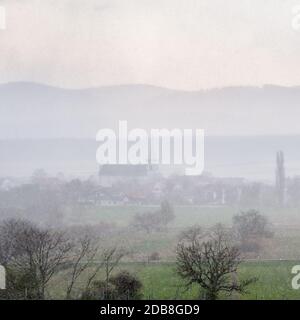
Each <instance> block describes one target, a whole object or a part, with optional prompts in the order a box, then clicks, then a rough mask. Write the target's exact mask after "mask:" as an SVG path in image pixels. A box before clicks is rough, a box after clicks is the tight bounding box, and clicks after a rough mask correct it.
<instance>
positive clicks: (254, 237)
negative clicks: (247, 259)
mask: <svg viewBox="0 0 300 320" xmlns="http://www.w3.org/2000/svg"><path fill="white" fill-rule="evenodd" d="M270 229H271V228H270V224H269V221H268V219H267V218H266V217H265V216H264V215H262V214H260V213H259V212H258V211H257V210H248V211H245V212H241V213H240V214H237V215H235V216H234V217H233V231H234V235H235V236H236V239H237V241H238V242H239V247H240V249H241V250H242V251H243V252H251V251H253V252H257V251H259V250H260V248H261V243H262V239H264V238H270V237H272V236H273V233H272V232H271V230H270Z"/></svg>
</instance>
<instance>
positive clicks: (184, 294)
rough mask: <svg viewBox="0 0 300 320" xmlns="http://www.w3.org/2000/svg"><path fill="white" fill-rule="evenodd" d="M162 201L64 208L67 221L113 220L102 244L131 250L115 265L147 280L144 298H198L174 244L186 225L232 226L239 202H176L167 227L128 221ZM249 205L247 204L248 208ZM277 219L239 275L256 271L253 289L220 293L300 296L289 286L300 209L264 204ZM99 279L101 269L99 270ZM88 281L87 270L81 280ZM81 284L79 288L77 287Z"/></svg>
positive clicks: (298, 250) (299, 254) (297, 260)
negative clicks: (178, 265) (146, 227)
mask: <svg viewBox="0 0 300 320" xmlns="http://www.w3.org/2000/svg"><path fill="white" fill-rule="evenodd" d="M157 209H158V207H153V206H152V207H130V206H124V207H76V208H69V209H67V210H66V213H67V215H66V219H67V220H68V224H69V225H97V224H101V223H107V224H111V225H112V226H113V231H112V233H111V234H110V235H109V237H108V238H107V239H105V237H104V239H103V243H102V245H103V247H105V246H107V245H112V244H114V245H122V246H124V247H126V249H128V250H129V251H130V252H131V255H130V256H129V257H127V258H126V259H125V261H124V262H123V264H121V265H120V266H119V267H118V270H116V272H117V271H120V270H124V269H125V270H128V271H131V272H133V273H134V274H136V275H137V276H138V277H139V278H140V280H141V281H142V283H143V286H144V288H143V296H144V299H198V298H199V296H200V292H199V288H197V287H193V288H189V289H188V290H185V289H186V288H185V287H184V284H183V283H182V281H181V280H180V278H179V277H178V276H177V275H176V272H175V263H174V261H175V259H176V255H175V249H176V245H177V243H178V237H179V234H180V232H181V231H182V230H183V229H185V228H186V227H189V226H192V225H196V224H197V225H200V226H202V227H204V228H207V227H211V226H213V225H214V224H216V223H222V224H224V225H226V226H231V223H232V217H233V216H234V215H235V214H237V213H238V212H239V211H240V208H236V207H220V206H219V207H213V206H210V207H209V206H206V207H204V206H177V207H175V215H176V219H175V220H174V222H172V223H171V224H170V226H169V227H168V229H167V230H165V231H162V232H153V233H150V234H147V233H145V232H143V231H137V230H134V229H132V228H131V227H130V224H131V221H132V219H133V217H134V215H135V214H136V213H142V212H146V211H152V210H157ZM245 209H247V208H245ZM260 212H261V213H262V214H264V215H266V216H267V217H268V219H269V221H270V222H271V224H272V225H273V230H274V237H273V238H272V239H270V240H267V241H266V242H265V243H263V249H262V250H261V252H260V254H259V256H256V257H255V259H254V260H253V261H247V262H244V263H243V264H242V265H241V266H240V268H239V270H238V275H239V277H240V278H241V279H243V278H248V277H257V278H258V281H257V283H255V284H253V285H251V287H250V288H249V292H248V293H247V294H244V295H242V296H240V295H234V296H233V297H228V296H222V298H224V299H232V298H234V299H300V290H299V291H297V290H293V289H292V287H291V280H292V276H293V275H292V274H291V268H292V267H293V266H294V265H297V264H300V212H299V209H296V208H284V209H274V208H266V209H264V208H261V209H260ZM153 252H156V253H158V254H159V257H160V260H159V261H158V262H156V263H154V262H153V263H147V262H146V261H147V257H148V256H149V254H151V253H153ZM65 278H66V277H65V275H61V278H59V279H56V280H55V281H54V284H53V285H52V288H51V292H52V295H54V296H56V297H63V292H64V290H63V287H64V281H65ZM100 279H101V275H100ZM81 281H82V283H85V281H84V276H83V279H82V280H81ZM78 290H80V288H78Z"/></svg>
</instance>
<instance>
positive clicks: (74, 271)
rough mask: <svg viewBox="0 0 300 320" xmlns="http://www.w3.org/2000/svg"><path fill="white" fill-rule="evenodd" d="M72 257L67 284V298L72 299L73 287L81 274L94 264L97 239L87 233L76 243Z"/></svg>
mask: <svg viewBox="0 0 300 320" xmlns="http://www.w3.org/2000/svg"><path fill="white" fill-rule="evenodd" d="M73 251H74V252H72V257H71V259H70V260H71V264H72V266H71V278H70V281H69V284H68V286H67V292H66V299H71V297H72V291H73V288H74V286H75V284H76V282H77V280H78V278H79V277H80V275H81V274H82V273H83V272H84V271H86V269H88V268H90V267H91V266H92V265H93V264H94V260H95V256H96V254H97V252H98V246H97V245H96V243H95V241H93V239H92V238H91V237H90V236H88V235H85V236H84V237H83V238H81V239H79V240H78V242H77V243H75V245H74V250H73Z"/></svg>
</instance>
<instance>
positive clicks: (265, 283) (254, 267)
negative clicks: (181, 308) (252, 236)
mask: <svg viewBox="0 0 300 320" xmlns="http://www.w3.org/2000/svg"><path fill="white" fill-rule="evenodd" d="M295 264H300V261H299V262H297V261H270V262H265V261H262V262H258V261H256V262H245V263H243V264H242V265H241V266H240V268H239V272H238V274H239V278H240V279H245V278H248V277H257V278H258V281H257V282H256V283H255V284H252V285H251V286H250V287H249V290H248V293H246V294H244V295H237V294H234V295H233V296H231V297H228V296H222V297H221V298H222V299H251V300H252V299H258V300H274V299H280V300H282V299H300V291H298V290H294V289H292V287H291V280H292V277H293V275H292V274H291V269H292V267H293V266H294V265H295ZM119 270H128V271H130V272H132V273H134V274H136V275H137V276H138V277H139V279H140V280H141V281H142V283H143V287H144V288H143V296H144V299H150V300H151V299H171V300H174V299H198V298H199V296H200V295H201V293H200V292H199V288H197V287H196V286H194V287H192V288H189V289H188V290H186V288H185V286H184V283H183V282H182V281H181V279H180V278H179V277H178V276H177V274H176V265H175V263H152V264H143V263H126V264H125V263H124V264H121V265H120V267H119ZM119 270H117V271H119ZM84 278H85V276H83V277H82V279H81V285H82V286H83V284H84V283H85V282H84V280H85V279H84ZM100 278H101V275H100ZM66 279H67V275H66V274H65V273H64V274H61V275H60V276H58V277H57V278H56V279H54V281H53V283H52V287H51V288H50V289H51V290H50V293H51V296H52V297H55V298H63V292H64V289H63V288H64V286H65V284H66ZM79 287H80V285H79ZM79 287H78V288H77V289H78V290H79V289H80V288H79Z"/></svg>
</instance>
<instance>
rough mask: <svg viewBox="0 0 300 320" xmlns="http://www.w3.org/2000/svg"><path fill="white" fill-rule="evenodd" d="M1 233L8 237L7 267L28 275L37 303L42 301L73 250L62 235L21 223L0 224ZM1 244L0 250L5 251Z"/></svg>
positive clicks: (27, 223)
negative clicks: (49, 285)
mask: <svg viewBox="0 0 300 320" xmlns="http://www.w3.org/2000/svg"><path fill="white" fill-rule="evenodd" d="M1 233H4V234H7V233H10V241H11V244H10V254H9V256H7V257H6V258H7V259H6V261H5V263H6V265H7V266H8V267H9V268H12V269H13V270H15V272H16V271H19V272H21V273H23V274H28V275H29V276H30V278H32V279H34V280H35V284H36V288H35V290H36V292H37V294H36V295H37V298H38V299H44V298H45V289H46V285H47V284H48V282H49V281H50V279H51V278H52V277H53V275H54V274H55V273H56V272H58V271H59V270H60V269H61V268H62V266H63V265H64V264H65V263H66V262H67V261H68V256H69V252H70V250H71V248H72V245H71V243H70V241H69V240H68V239H67V238H66V237H65V236H64V234H63V233H62V232H56V231H52V230H50V229H42V228H39V227H37V226H36V225H34V224H32V223H30V222H28V221H22V220H9V221H6V222H4V223H3V224H2V226H1ZM7 245H8V244H7V243H5V242H4V243H2V244H1V245H0V247H4V248H5V247H7Z"/></svg>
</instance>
